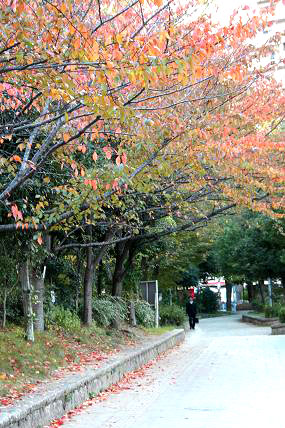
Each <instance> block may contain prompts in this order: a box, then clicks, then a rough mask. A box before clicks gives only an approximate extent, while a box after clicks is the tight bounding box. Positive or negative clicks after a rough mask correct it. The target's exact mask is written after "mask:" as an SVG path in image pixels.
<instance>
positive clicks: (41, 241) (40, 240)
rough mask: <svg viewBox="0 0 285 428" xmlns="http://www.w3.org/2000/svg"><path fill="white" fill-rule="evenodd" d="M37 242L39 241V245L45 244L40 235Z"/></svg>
mask: <svg viewBox="0 0 285 428" xmlns="http://www.w3.org/2000/svg"><path fill="white" fill-rule="evenodd" d="M37 241H38V243H39V244H40V245H42V243H43V238H42V235H39V236H38V239H37Z"/></svg>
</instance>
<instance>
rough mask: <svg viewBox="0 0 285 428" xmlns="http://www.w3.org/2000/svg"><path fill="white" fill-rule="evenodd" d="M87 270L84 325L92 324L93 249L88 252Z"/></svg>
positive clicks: (88, 249) (85, 277)
mask: <svg viewBox="0 0 285 428" xmlns="http://www.w3.org/2000/svg"><path fill="white" fill-rule="evenodd" d="M86 256H87V257H86V269H85V275H84V301H83V323H84V324H85V325H87V326H90V325H91V324H92V320H93V317H92V291H93V281H94V254H93V249H92V247H88V248H87V250H86Z"/></svg>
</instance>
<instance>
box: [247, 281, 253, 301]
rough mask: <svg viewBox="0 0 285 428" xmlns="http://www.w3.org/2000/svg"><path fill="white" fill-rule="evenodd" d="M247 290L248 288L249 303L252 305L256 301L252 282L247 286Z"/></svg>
mask: <svg viewBox="0 0 285 428" xmlns="http://www.w3.org/2000/svg"><path fill="white" fill-rule="evenodd" d="M246 288H247V295H248V301H249V303H252V301H253V299H254V291H253V284H252V282H249V281H248V282H247V284H246Z"/></svg>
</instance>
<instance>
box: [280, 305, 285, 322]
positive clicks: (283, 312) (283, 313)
mask: <svg viewBox="0 0 285 428" xmlns="http://www.w3.org/2000/svg"><path fill="white" fill-rule="evenodd" d="M279 320H280V322H282V323H285V307H284V306H283V307H282V308H280V310H279Z"/></svg>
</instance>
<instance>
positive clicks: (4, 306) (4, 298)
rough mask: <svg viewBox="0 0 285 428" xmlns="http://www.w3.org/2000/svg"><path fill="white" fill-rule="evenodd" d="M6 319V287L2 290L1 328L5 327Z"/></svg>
mask: <svg viewBox="0 0 285 428" xmlns="http://www.w3.org/2000/svg"><path fill="white" fill-rule="evenodd" d="M6 320H7V289H6V288H5V290H4V297H3V318H2V328H5V327H6Z"/></svg>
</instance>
